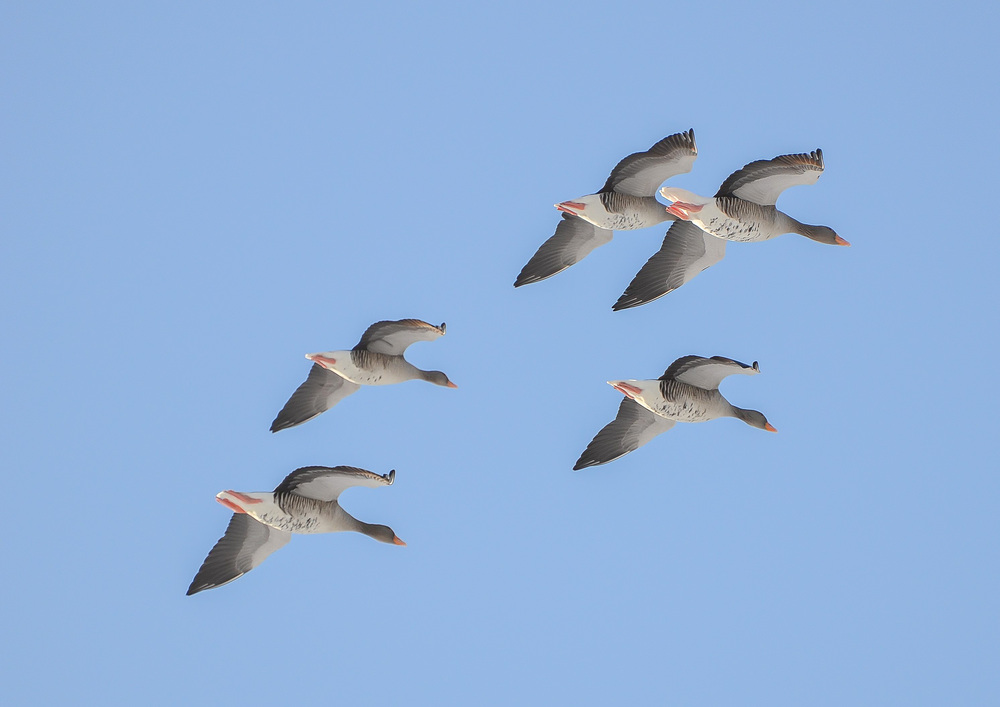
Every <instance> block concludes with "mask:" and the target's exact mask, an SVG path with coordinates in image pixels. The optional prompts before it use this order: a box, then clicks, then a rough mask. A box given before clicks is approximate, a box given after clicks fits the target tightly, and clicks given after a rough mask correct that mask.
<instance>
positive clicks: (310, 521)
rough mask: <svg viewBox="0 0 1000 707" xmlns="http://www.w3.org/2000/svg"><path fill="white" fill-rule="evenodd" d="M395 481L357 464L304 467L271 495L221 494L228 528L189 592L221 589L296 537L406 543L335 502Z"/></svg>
mask: <svg viewBox="0 0 1000 707" xmlns="http://www.w3.org/2000/svg"><path fill="white" fill-rule="evenodd" d="M395 478H396V471H395V469H393V470H392V471H390V472H389V473H388V474H376V473H374V472H371V471H366V470H364V469H357V468H355V467H353V466H335V467H326V466H306V467H302V468H301V469H296V470H295V471H293V472H292V473H291V474H289V475H288V476H286V477H285V480H284V481H282V482H281V483H280V484H278V487H277V488H276V489H274V491H273V492H272V493H241V492H239V491H222V492H221V493H219V494H218V495H217V496H216V497H215V498H216V500H217V501H218V502H219V503H221V504H222V505H224V506H225V507H226V508H229V509H231V510H232V511H233V517H232V519H231V520H230V521H229V527H227V528H226V533H225V535H223V536H222V537H221V538H220V539H219V541H218V542H217V543H215V547H213V548H212V551H211V552H209V553H208V557H206V558H205V561H204V562H203V563H202V565H201V569H199V570H198V574H196V575H195V577H194V581H192V582H191V586H190V587H188V590H187V593H188V595H189V596H190V595H191V594H196V593H198V592H200V591H202V590H203V589H212V588H214V587H221V586H222V585H223V584H227V583H228V582H232V581H233V580H234V579H237V578H238V577H242V576H243V575H245V574H246V573H247V572H249V571H250V570H252V569H253V568H254V567H256V566H257V565H259V564H260V563H261V562H263V561H264V560H265V559H267V556H268V555H270V554H271V553H272V552H274V551H275V550H277V549H279V548H281V547H283V546H284V545H285V544H287V543H288V541H289V540H290V539H291V537H292V533H339V532H344V531H348V530H350V531H354V532H357V533H364V534H365V535H367V536H368V537H370V538H374V539H376V540H378V541H379V542H383V543H393V544H395V545H406V543H404V542H403V541H402V540H400V539H399V538H398V537H396V533H394V532H393V530H392V528H390V527H389V526H386V525H373V524H371V523H365V522H363V521H360V520H358V519H357V518H355V517H354V516H352V515H351V514H350V513H348V512H347V511H345V510H344V509H343V508H341V507H340V503H339V502H338V501H337V499H338V498H339V497H340V494H341V492H343V491H344V489H347V488H350V487H351V486H367V487H369V488H375V487H377V486H389V485H391V484H392V482H393V480H394V479H395Z"/></svg>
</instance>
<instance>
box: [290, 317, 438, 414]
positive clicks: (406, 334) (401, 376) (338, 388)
mask: <svg viewBox="0 0 1000 707" xmlns="http://www.w3.org/2000/svg"><path fill="white" fill-rule="evenodd" d="M444 333H445V325H444V323H442V324H441V326H434V325H433V324H428V323H427V322H425V321H422V320H420V319H400V320H398V321H383V322H376V323H375V324H372V325H371V326H370V327H368V329H367V330H366V331H365V333H364V335H362V337H361V341H359V342H358V345H357V346H355V347H354V348H353V349H351V350H350V351H324V352H323V353H311V354H306V358H307V359H309V360H310V361H313V366H312V369H311V370H310V371H309V376H308V377H307V378H306V380H305V382H304V383H303V384H302V385H300V386H299V387H298V389H296V391H295V392H294V393H292V397H290V398H289V399H288V402H287V403H285V406H284V407H283V408H281V412H279V413H278V416H277V417H275V418H274V422H272V423H271V432H277V431H278V430H283V429H285V428H286V427H294V426H295V425H301V424H302V423H303V422H306V421H308V420H311V419H312V418H314V417H316V416H317V415H319V414H320V413H322V412H325V411H327V410H329V409H330V408H332V407H333V406H334V405H336V404H337V403H339V402H340V401H341V400H343V399H344V398H346V397H347V396H348V395H350V394H351V393H355V392H357V391H358V389H359V388H360V387H361V386H362V385H389V384H391V383H402V382H403V381H408V380H414V379H418V380H425V381H427V382H429V383H434V384H435V385H441V386H445V387H446V388H457V387H458V386H457V385H455V384H454V383H452V382H451V381H450V380H448V376H446V375H445V374H444V373H442V372H441V371H422V370H420V369H419V368H417V367H416V366H414V365H413V364H411V363H410V362H409V361H407V360H406V359H405V358H403V352H404V351H406V348H407V347H408V346H409V345H410V344H412V343H414V342H417V341H433V340H434V339H437V338H439V337H441V336H444Z"/></svg>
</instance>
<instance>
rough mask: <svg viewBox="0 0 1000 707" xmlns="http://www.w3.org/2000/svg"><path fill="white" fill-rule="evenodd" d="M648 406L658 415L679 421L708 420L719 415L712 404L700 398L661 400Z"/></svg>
mask: <svg viewBox="0 0 1000 707" xmlns="http://www.w3.org/2000/svg"><path fill="white" fill-rule="evenodd" d="M647 407H649V409H650V411H652V412H655V413H656V414H657V415H660V416H661V417H665V418H667V419H668V420H676V421H677V422H708V421H709V420H714V419H715V418H717V417H719V415H718V414H717V412H716V411H715V410H713V409H712V407H711V406H710V405H706V404H705V403H704V402H702V401H700V400H659V401H657V402H656V403H654V404H653V405H652V406H647Z"/></svg>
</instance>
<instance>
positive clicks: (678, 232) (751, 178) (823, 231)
mask: <svg viewBox="0 0 1000 707" xmlns="http://www.w3.org/2000/svg"><path fill="white" fill-rule="evenodd" d="M823 169H824V164H823V151H822V150H819V149H817V150H814V151H813V152H810V153H799V154H791V155H779V156H777V157H775V158H774V159H771V160H757V161H755V162H751V163H749V164H748V165H746V166H744V167H743V168H742V169H740V170H737V171H735V172H733V173H732V174H731V175H729V178H728V179H726V181H725V182H723V183H722V186H721V187H720V188H719V191H718V193H716V195H715V196H714V197H712V198H711V199H709V198H707V197H703V196H699V195H697V194H694V193H692V192H689V191H687V190H685V189H678V188H675V187H663V188H662V189H660V194H661V196H663V197H665V198H666V199H669V200H670V201H672V202H674V203H673V204H671V205H670V206H668V207H667V212H668V213H670V214H671V215H673V216H676V217H677V218H678V219H680V220H678V221H676V222H674V223H673V224H672V225H671V227H670V229H669V230H668V231H667V235H666V236H665V237H664V239H663V244H662V245H661V246H660V250H659V251H657V252H656V253H655V254H654V255H653V257H651V258H650V259H649V260H648V261H647V262H646V264H645V265H643V266H642V269H641V270H639V272H638V274H636V276H635V278H633V280H632V282H631V284H629V286H628V287H627V288H626V289H625V292H624V293H623V294H622V296H621V297H619V298H618V301H617V302H616V303H615V304H614V306H613V307H612V309H614V310H615V311H618V310H622V309H628V308H629V307H637V306H639V305H641V304H646V303H647V302H652V301H653V300H655V299H657V298H659V297H662V296H663V295H665V294H668V293H670V292H673V291H674V290H676V289H677V288H678V287H680V286H681V285H683V284H684V283H686V282H689V281H690V280H691V279H692V278H694V277H695V276H696V275H697V274H698V273H700V272H701V271H702V270H705V269H706V268H709V267H711V266H712V265H715V264H716V263H717V262H719V261H720V260H722V258H723V256H724V255H725V254H726V241H727V240H728V241H739V242H741V243H755V242H758V241H766V240H770V239H771V238H775V237H776V236H780V235H781V234H783V233H798V234H801V235H803V236H806V237H807V238H811V239H812V240H814V241H818V242H820V243H826V244H829V245H844V246H849V245H850V243H848V242H847V241H846V240H844V239H843V238H841V237H840V236H838V235H837V233H836V232H835V231H834V230H833V229H832V228H829V227H828V226H811V225H809V224H805V223H802V222H800V221H797V220H795V219H794V218H792V217H791V216H789V215H788V214H786V213H784V212H782V211H779V210H778V209H777V208H775V206H774V204H775V202H776V201H777V200H778V196H780V195H781V192H783V191H784V190H785V189H787V188H788V187H791V186H795V185H797V184H815V183H816V180H817V179H819V176H820V174H822V173H823Z"/></svg>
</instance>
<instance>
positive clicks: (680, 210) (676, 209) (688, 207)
mask: <svg viewBox="0 0 1000 707" xmlns="http://www.w3.org/2000/svg"><path fill="white" fill-rule="evenodd" d="M703 208H704V206H699V205H698V204H688V203H686V202H684V201H675V202H674V203H672V204H671V205H670V206H668V207H667V213H668V214H673V215H674V216H676V217H677V218H679V219H681V220H683V221H687V220H688V218H689V216H690V214H696V213H698V212H699V211H701V210H702V209H703Z"/></svg>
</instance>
